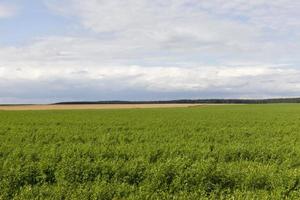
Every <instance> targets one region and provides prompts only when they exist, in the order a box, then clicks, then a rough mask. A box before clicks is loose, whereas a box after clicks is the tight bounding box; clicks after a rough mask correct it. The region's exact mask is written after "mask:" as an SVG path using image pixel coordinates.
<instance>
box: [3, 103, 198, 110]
mask: <svg viewBox="0 0 300 200" xmlns="http://www.w3.org/2000/svg"><path fill="white" fill-rule="evenodd" d="M200 105H203V104H80V105H22V106H19V105H16V106H14V105H9V106H0V110H85V109H88V110H92V109H130V108H184V107H192V106H200Z"/></svg>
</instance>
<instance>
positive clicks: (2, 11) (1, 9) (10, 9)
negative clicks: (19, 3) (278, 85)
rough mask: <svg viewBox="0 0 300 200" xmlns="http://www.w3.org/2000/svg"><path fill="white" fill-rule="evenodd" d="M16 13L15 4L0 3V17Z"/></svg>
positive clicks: (7, 16) (11, 15)
mask: <svg viewBox="0 0 300 200" xmlns="http://www.w3.org/2000/svg"><path fill="white" fill-rule="evenodd" d="M16 14H17V8H16V6H14V5H10V4H3V3H0V19H1V18H9V17H13V16H15V15H16Z"/></svg>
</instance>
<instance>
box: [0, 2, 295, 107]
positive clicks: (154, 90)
mask: <svg viewBox="0 0 300 200" xmlns="http://www.w3.org/2000/svg"><path fill="white" fill-rule="evenodd" d="M299 10H300V1H295V0H272V1H270V0H251V1H246V0H230V1H229V0H209V1H208V0H163V1H162V0H0V103H48V102H56V101H78V100H117V99H118V100H158V99H159V100H167V99H181V98H269V97H295V96H300V12H299Z"/></svg>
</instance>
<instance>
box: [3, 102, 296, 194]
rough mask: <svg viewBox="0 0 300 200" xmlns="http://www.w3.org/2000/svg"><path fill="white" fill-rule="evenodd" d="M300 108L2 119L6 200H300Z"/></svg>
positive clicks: (6, 115)
mask: <svg viewBox="0 0 300 200" xmlns="http://www.w3.org/2000/svg"><path fill="white" fill-rule="evenodd" d="M299 139H300V105H298V104H276V105H275V104H273V105H271V104H270V105H232V106H230V105H226V106H225V105H224V106H207V107H190V108H159V109H127V110H74V111H70V110H69V111H62V110H60V111H0V199H299V198H300V140H299Z"/></svg>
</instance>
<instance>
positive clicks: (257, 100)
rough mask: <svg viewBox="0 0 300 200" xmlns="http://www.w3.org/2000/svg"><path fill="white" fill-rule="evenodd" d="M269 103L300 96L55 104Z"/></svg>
mask: <svg viewBox="0 0 300 200" xmlns="http://www.w3.org/2000/svg"><path fill="white" fill-rule="evenodd" d="M178 103H188V104H190V103H194V104H269V103H300V98H279V99H179V100H166V101H77V102H59V103H56V104H62V105H67V104H178Z"/></svg>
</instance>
